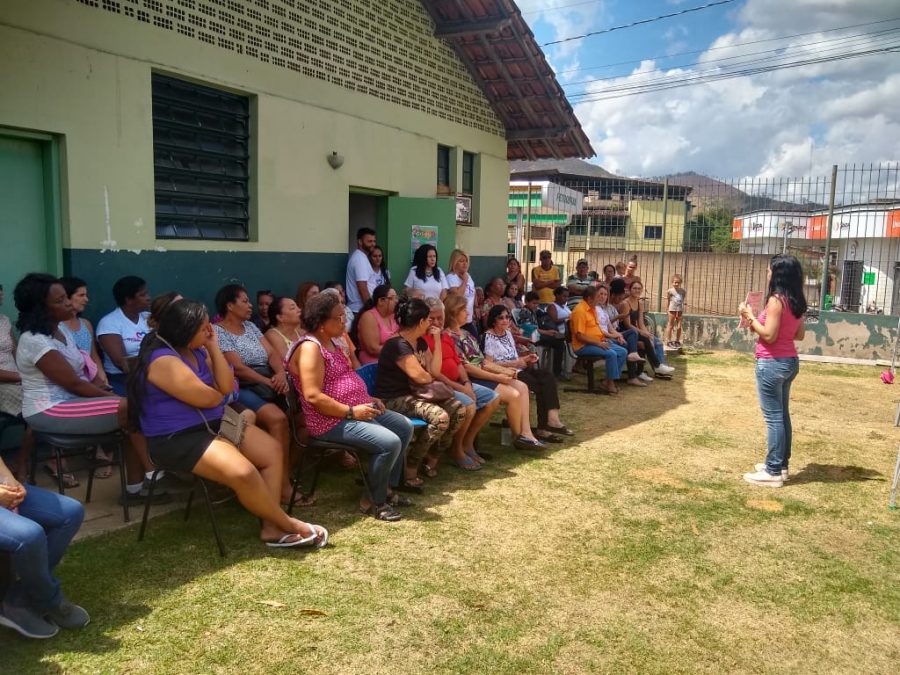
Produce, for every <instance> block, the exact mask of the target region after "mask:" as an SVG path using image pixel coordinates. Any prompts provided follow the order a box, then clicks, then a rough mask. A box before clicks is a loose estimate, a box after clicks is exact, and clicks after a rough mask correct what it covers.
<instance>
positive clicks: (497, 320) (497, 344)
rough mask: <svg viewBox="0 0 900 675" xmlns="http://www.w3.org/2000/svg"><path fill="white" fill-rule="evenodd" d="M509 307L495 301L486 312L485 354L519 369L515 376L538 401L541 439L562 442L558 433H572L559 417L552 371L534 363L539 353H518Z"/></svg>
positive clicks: (557, 394)
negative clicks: (511, 328)
mask: <svg viewBox="0 0 900 675" xmlns="http://www.w3.org/2000/svg"><path fill="white" fill-rule="evenodd" d="M511 320H512V317H511V316H510V313H509V309H507V307H506V306H505V305H495V306H494V307H491V311H490V312H489V313H488V316H487V322H486V323H487V330H486V331H485V333H484V355H485V357H486V358H487V359H488V360H489V361H493V362H495V363H499V364H500V365H502V366H506V367H508V368H514V369H515V370H516V379H517V380H519V381H521V382H524V383H525V384H526V385H528V388H529V389H530V390H531V391H533V392H534V396H535V399H536V401H537V416H538V431H537V433H535V436H537V437H538V438H539V439H541V440H546V441H550V442H551V443H559V442H561V441H562V439H561V438H560V437H559V436H558V435H557V434H561V435H563V436H573V435H574V434H573V433H572V432H571V431H569V430H568V429H567V428H566V427H565V425H564V424H563V423H562V420H561V419H560V417H559V392H558V391H557V388H556V378H555V377H553V373H552V372H550V371H549V370H545V369H543V368H538V367H536V366H535V362H536V361H537V355H535V354H530V353H529V354H526V355H525V356H519V354H518V352H517V351H516V343H515V339H514V338H513V335H512V333H511V332H510V330H509V325H510V321H511Z"/></svg>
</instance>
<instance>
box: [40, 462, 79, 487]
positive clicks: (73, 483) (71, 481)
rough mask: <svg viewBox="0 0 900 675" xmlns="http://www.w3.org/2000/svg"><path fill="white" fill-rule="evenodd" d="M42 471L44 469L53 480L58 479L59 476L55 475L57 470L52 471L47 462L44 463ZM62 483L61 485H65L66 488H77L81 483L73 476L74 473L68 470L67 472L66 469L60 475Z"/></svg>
mask: <svg viewBox="0 0 900 675" xmlns="http://www.w3.org/2000/svg"><path fill="white" fill-rule="evenodd" d="M44 471H45V472H46V473H47V475H48V476H50V477H51V478H52V479H53V480H58V479H59V477H58V475H57V472H56V471H54V470H53V469H52V468H51V467H50V465H49V464H44ZM62 484H63V487H66V488H77V487H78V486H79V485H81V483H79V482H78V479H77V478H75V475H74V474H71V473H69V472H67V471H66V472H63V475H62Z"/></svg>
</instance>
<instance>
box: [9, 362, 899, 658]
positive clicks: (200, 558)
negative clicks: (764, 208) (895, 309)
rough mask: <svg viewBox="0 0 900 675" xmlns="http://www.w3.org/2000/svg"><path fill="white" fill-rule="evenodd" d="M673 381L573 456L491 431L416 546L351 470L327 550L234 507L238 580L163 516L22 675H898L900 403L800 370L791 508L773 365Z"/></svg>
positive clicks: (582, 420) (628, 396)
mask: <svg viewBox="0 0 900 675" xmlns="http://www.w3.org/2000/svg"><path fill="white" fill-rule="evenodd" d="M674 365H675V367H676V371H677V372H676V374H675V377H674V379H673V380H671V381H667V382H662V381H659V382H654V383H653V384H652V385H651V386H649V387H647V388H645V389H635V388H630V387H622V389H623V392H622V394H621V395H620V396H619V397H617V398H615V399H613V398H610V397H606V396H596V395H589V394H574V393H572V394H563V419H564V421H565V422H566V424H567V425H568V426H570V427H571V428H573V429H574V430H575V431H576V432H577V435H576V437H575V438H574V439H573V440H572V441H571V442H569V443H566V444H563V445H561V446H554V447H553V448H552V450H551V451H550V452H548V453H546V455H545V456H542V457H536V456H534V455H528V454H524V453H517V452H515V451H513V450H511V449H508V448H501V447H499V444H498V441H499V434H498V430H497V429H495V428H492V429H489V430H488V431H487V432H486V433H485V434H484V436H483V438H482V444H481V448H482V449H483V450H487V451H488V452H490V453H492V454H494V456H495V460H494V461H493V462H491V463H490V464H489V465H487V466H486V467H485V468H484V469H483V470H482V471H479V472H475V473H463V472H461V471H458V470H455V469H453V468H451V467H449V466H445V465H442V466H441V467H440V475H439V477H438V478H437V479H435V480H434V481H431V482H430V484H429V489H428V491H427V492H426V494H425V495H422V496H417V497H415V501H416V502H417V507H415V508H413V509H410V510H407V514H408V517H407V518H406V519H405V520H403V521H402V522H400V523H397V524H394V525H390V524H385V523H376V522H375V521H374V520H372V519H371V518H369V519H366V518H362V517H361V516H359V515H358V514H357V513H356V512H355V508H356V507H355V504H356V499H357V497H358V487H357V486H356V485H355V484H354V483H353V480H352V478H351V477H350V475H348V474H345V473H333V474H325V475H323V478H322V480H321V482H320V485H321V487H320V494H319V504H318V506H316V507H314V508H312V509H309V510H303V511H302V512H301V516H302V517H304V518H307V519H310V520H313V521H315V522H320V523H323V524H325V525H326V526H328V527H329V529H330V531H331V533H332V542H333V546H331V547H329V548H328V549H326V550H323V551H320V552H318V553H311V554H302V553H301V554H298V553H296V552H295V553H289V552H281V553H274V554H273V553H271V552H269V551H266V550H264V549H263V548H262V547H261V546H260V545H259V544H258V542H257V541H256V540H255V532H254V529H255V523H254V521H253V519H252V518H251V517H249V516H247V514H245V513H243V512H242V511H241V510H240V508H239V507H237V506H236V505H227V506H225V507H222V508H220V509H219V510H218V511H217V513H218V517H219V523H220V526H221V527H222V531H223V537H224V539H225V541H226V545H227V546H228V548H229V554H228V557H226V558H225V559H220V558H219V557H218V555H217V554H216V552H215V547H214V544H213V541H212V536H211V534H210V532H209V526H208V523H207V521H206V519H205V518H204V517H203V516H202V514H199V513H198V515H197V516H194V517H192V518H191V520H190V521H189V522H188V523H184V522H183V521H182V519H181V514H180V513H173V514H171V515H167V516H163V517H161V518H158V519H155V520H154V522H153V525H152V528H151V534H150V536H149V537H148V540H147V541H146V542H144V543H143V544H138V543H137V542H136V541H135V538H136V537H135V533H134V531H133V530H128V531H123V532H118V533H114V534H111V535H108V536H104V537H102V538H99V539H93V540H86V541H82V542H79V543H77V544H76V545H75V546H74V547H73V548H72V550H71V551H70V554H69V555H68V556H67V558H66V559H65V560H64V562H63V564H62V565H61V567H60V574H61V576H62V580H63V584H64V588H65V589H66V592H67V594H68V595H69V596H70V597H72V598H73V599H74V600H76V601H79V602H81V603H83V604H85V605H86V606H87V607H88V608H89V609H90V610H91V612H92V615H93V621H92V623H91V625H90V626H88V627H87V628H86V629H85V630H83V631H80V632H77V633H76V632H68V631H66V632H63V633H61V634H60V635H59V636H58V637H57V638H55V639H54V640H52V641H48V642H44V643H35V642H27V641H24V640H19V639H17V638H15V637H14V636H12V635H11V634H10V633H9V632H8V631H0V649H2V651H3V664H4V668H5V669H9V672H11V673H12V672H15V673H17V674H18V673H32V672H33V673H44V672H52V671H60V672H71V673H89V672H130V673H153V675H156V674H158V673H161V674H167V673H183V672H186V671H195V672H211V673H231V672H249V673H295V672H316V673H321V674H323V675H327V674H331V673H334V674H341V675H344V674H346V673H354V672H366V673H392V674H395V673H429V674H435V673H454V674H456V673H479V674H480V673H491V674H492V675H493V674H494V673H510V674H515V675H519V674H520V673H539V674H541V675H544V674H546V673H588V672H649V673H657V672H658V673H662V672H666V673H668V672H692V673H693V672H716V673H718V672H729V673H731V672H736V673H782V672H784V673H788V672H790V673H814V672H815V673H819V672H859V673H867V674H868V673H891V672H895V670H896V666H897V663H898V662H900V640H898V639H897V636H898V635H900V583H898V582H900V573H898V570H900V520H898V518H900V516H898V514H897V513H896V512H889V511H888V510H887V509H886V504H887V493H888V490H889V487H890V485H889V480H888V479H889V477H890V474H891V472H892V470H893V465H894V460H895V457H896V443H897V440H898V435H897V430H896V429H895V428H894V427H893V412H894V411H893V406H894V404H895V402H894V401H892V400H889V397H888V396H886V395H885V388H884V385H882V384H881V383H880V382H878V381H877V378H868V377H865V376H862V375H861V374H860V370H864V369H854V368H844V367H841V368H834V367H828V368H827V369H826V368H823V367H822V366H821V365H820V364H810V363H804V364H802V365H801V370H800V376H799V377H798V379H797V381H796V383H795V385H794V396H793V408H792V412H793V418H794V438H795V444H794V446H795V447H794V456H793V458H792V461H791V474H792V477H791V481H790V482H788V483H787V484H786V485H785V486H784V487H783V488H782V489H781V490H778V491H777V495H773V493H772V491H771V490H767V489H766V488H761V487H757V486H752V485H748V484H746V483H745V482H744V481H743V480H742V478H741V477H742V474H743V473H744V472H746V471H749V470H751V469H752V466H753V464H754V463H756V462H760V461H762V460H763V458H764V455H765V444H766V441H765V429H764V425H763V422H762V418H761V415H760V413H759V408H758V402H757V400H756V393H755V387H754V381H753V361H752V359H751V358H749V357H747V356H745V355H739V354H727V353H726V354H716V353H712V354H702V355H698V356H696V357H685V358H679V359H676V360H675V361H674ZM576 384H583V378H581V379H580V380H576ZM835 392H843V393H841V394H839V395H834V393H835ZM847 392H852V393H853V394H852V396H851V395H847ZM263 602H269V603H276V605H275V606H273V605H272V604H263ZM307 610H314V612H313V613H309V612H308V611H307ZM769 645H774V647H771V648H770V647H768V646H769ZM4 672H5V671H4Z"/></svg>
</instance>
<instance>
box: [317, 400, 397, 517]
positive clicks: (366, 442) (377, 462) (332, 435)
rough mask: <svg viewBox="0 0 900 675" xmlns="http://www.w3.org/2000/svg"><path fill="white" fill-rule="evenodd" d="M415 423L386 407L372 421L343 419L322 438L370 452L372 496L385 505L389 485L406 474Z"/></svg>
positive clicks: (375, 502) (394, 483)
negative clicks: (407, 452)
mask: <svg viewBox="0 0 900 675" xmlns="http://www.w3.org/2000/svg"><path fill="white" fill-rule="evenodd" d="M412 435H413V426H412V422H410V421H409V418H408V417H404V416H403V415H401V414H400V413H396V412H394V411H392V410H385V411H384V412H383V413H381V414H380V415H379V416H378V417H376V418H375V419H373V420H372V421H371V422H362V421H359V420H341V421H340V422H338V423H337V424H336V425H335V426H334V427H332V428H331V429H329V430H328V431H326V432H325V433H324V434H322V435H321V436H317V438H318V439H319V440H323V441H333V442H334V443H342V444H344V445H349V446H351V447H353V448H359V449H360V450H362V451H364V452H367V453H368V454H369V480H368V483H369V490H370V492H371V494H370V495H369V499H371V500H372V502H373V503H374V504H377V505H381V504H384V503H385V502H386V501H387V491H388V485H389V484H390V485H399V484H400V480H401V478H402V477H403V464H404V459H405V457H406V448H407V447H408V446H409V441H410V440H411V439H412Z"/></svg>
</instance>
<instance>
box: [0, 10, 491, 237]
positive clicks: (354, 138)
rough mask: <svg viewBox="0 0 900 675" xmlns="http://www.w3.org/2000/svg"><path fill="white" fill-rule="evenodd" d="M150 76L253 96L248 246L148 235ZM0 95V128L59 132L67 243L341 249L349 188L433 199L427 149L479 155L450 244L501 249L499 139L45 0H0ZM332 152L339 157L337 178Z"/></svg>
mask: <svg viewBox="0 0 900 675" xmlns="http://www.w3.org/2000/svg"><path fill="white" fill-rule="evenodd" d="M88 17H89V18H90V20H89V21H88V20H87V18H88ZM12 26H17V27H12ZM154 69H155V70H157V71H159V72H164V73H169V74H172V75H176V76H182V77H187V78H188V79H194V80H196V81H198V82H201V83H204V84H207V85H210V86H221V87H224V88H227V89H230V90H235V91H238V92H242V93H246V94H249V95H254V96H255V97H256V98H255V106H254V110H255V113H256V115H255V124H254V127H255V128H256V129H258V134H257V136H256V138H255V139H254V146H253V147H254V148H255V150H254V151H253V152H252V154H253V155H254V158H255V165H256V167H257V173H256V175H255V176H252V177H251V186H253V187H255V188H256V189H255V191H254V195H255V196H256V197H257V198H256V199H255V204H254V207H255V209H254V211H255V213H256V218H255V219H254V226H255V227H257V230H256V231H257V232H258V240H256V241H253V242H248V243H229V242H196V241H173V240H157V239H156V238H155V233H154V199H153V154H152V120H151V92H150V75H151V72H152V71H153V70H154ZM0 92H2V94H0V127H3V126H8V127H17V128H25V129H34V130H39V131H46V132H51V133H55V134H59V135H60V136H62V139H63V150H64V152H63V160H62V163H63V174H64V175H63V177H62V183H63V186H62V187H63V205H64V214H63V217H64V227H63V230H64V246H66V247H71V248H118V249H134V250H147V249H154V248H157V247H163V248H165V249H168V250H241V251H271V250H286V251H333V252H336V251H345V250H346V241H347V236H346V231H347V225H346V223H347V210H348V191H349V188H350V186H361V187H368V188H378V189H382V190H386V191H391V192H396V193H398V194H400V195H401V196H406V197H433V196H434V194H435V161H436V144H437V143H438V142H440V143H444V144H447V145H451V146H459V147H463V148H465V149H466V150H469V151H471V152H476V153H479V154H480V156H481V159H480V162H481V171H480V176H481V180H480V184H479V188H480V194H481V200H482V201H481V205H480V218H479V220H480V225H481V226H480V227H475V228H460V231H459V243H460V244H461V245H462V246H464V247H466V248H467V249H468V250H470V251H471V252H472V253H473V255H505V251H506V185H507V181H508V164H507V161H506V141H505V140H504V139H503V138H500V137H497V136H494V135H491V134H488V133H485V132H481V131H478V130H474V129H471V128H467V127H464V126H462V125H459V124H455V123H451V122H447V121H445V120H442V119H440V118H437V117H432V116H429V115H426V114H425V113H422V112H418V111H415V110H410V109H407V108H404V107H401V106H398V105H394V104H390V103H386V102H384V101H381V100H379V99H376V98H373V97H371V96H367V95H363V94H359V93H354V92H350V91H347V90H344V89H340V88H338V87H335V86H332V85H328V84H326V83H323V82H321V81H318V80H314V79H311V78H305V77H303V76H302V75H299V74H297V73H294V72H292V71H287V70H285V69H280V68H275V67H272V66H269V65H267V64H264V63H261V62H259V61H256V60H253V59H249V58H247V57H244V56H241V55H238V54H235V53H231V52H227V51H223V50H220V49H218V48H216V47H212V46H207V45H203V44H198V43H197V42H196V41H193V40H187V39H184V38H182V37H181V36H179V35H177V34H174V33H167V32H162V31H154V30H153V29H152V27H149V26H145V25H141V24H136V23H134V22H124V21H122V20H121V17H117V16H115V15H111V14H110V15H107V14H105V13H102V12H93V13H91V14H89V15H86V14H85V13H84V12H83V8H82V7H79V6H78V5H77V4H76V3H72V2H58V1H52V0H32V1H29V2H26V1H24V0H4V1H3V2H0ZM332 150H337V151H338V152H340V153H341V154H343V155H344V157H345V158H346V161H345V164H344V166H343V167H342V168H341V169H339V170H337V171H334V170H332V169H331V168H330V167H329V166H328V164H327V163H326V161H325V156H326V155H327V154H328V153H330V152H331V151H332ZM107 195H108V210H109V227H110V233H109V234H108V232H107V225H106V215H105V214H106V205H105V200H106V196H107ZM112 241H114V242H115V244H112V243H111V242H112Z"/></svg>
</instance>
